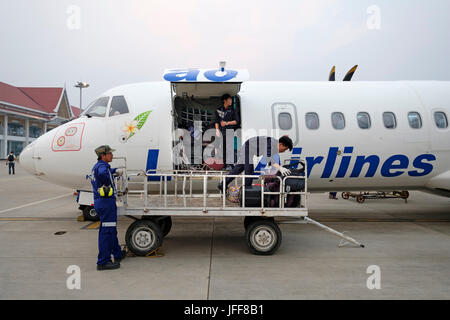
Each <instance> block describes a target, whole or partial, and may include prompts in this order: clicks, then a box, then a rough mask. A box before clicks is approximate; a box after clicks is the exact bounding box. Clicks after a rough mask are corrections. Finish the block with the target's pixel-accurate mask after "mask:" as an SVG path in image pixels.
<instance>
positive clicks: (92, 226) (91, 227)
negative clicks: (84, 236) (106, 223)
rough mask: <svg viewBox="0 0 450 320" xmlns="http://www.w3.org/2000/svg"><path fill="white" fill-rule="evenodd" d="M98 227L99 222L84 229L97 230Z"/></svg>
mask: <svg viewBox="0 0 450 320" xmlns="http://www.w3.org/2000/svg"><path fill="white" fill-rule="evenodd" d="M99 227H100V221H97V222H94V223H91V224H90V225H88V226H87V227H86V229H98V228H99Z"/></svg>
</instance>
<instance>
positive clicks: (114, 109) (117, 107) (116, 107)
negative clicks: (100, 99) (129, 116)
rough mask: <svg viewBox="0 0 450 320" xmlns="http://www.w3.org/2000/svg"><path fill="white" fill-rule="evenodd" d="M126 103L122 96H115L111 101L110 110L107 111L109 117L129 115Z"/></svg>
mask: <svg viewBox="0 0 450 320" xmlns="http://www.w3.org/2000/svg"><path fill="white" fill-rule="evenodd" d="M129 112H130V111H129V110H128V105H127V101H126V100H125V97H124V96H116V97H113V98H112V100H111V108H110V110H109V116H110V117H113V116H118V115H120V114H125V113H129Z"/></svg>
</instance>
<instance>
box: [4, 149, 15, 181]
mask: <svg viewBox="0 0 450 320" xmlns="http://www.w3.org/2000/svg"><path fill="white" fill-rule="evenodd" d="M15 160H16V158H15V157H14V152H12V151H11V152H10V153H9V155H8V158H7V159H6V165H7V166H8V171H9V174H11V171H12V174H13V175H15V174H16V169H15V163H14V162H15Z"/></svg>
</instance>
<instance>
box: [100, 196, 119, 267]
mask: <svg viewBox="0 0 450 320" xmlns="http://www.w3.org/2000/svg"><path fill="white" fill-rule="evenodd" d="M94 209H95V211H96V212H97V213H98V215H99V217H100V230H99V232H98V260H97V264H99V265H103V264H106V263H108V262H110V261H111V255H112V256H114V260H117V259H120V258H121V257H122V250H121V248H120V245H119V240H118V239H117V206H116V199H115V198H114V197H109V198H105V199H96V200H95V202H94Z"/></svg>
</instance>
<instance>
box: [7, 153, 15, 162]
mask: <svg viewBox="0 0 450 320" xmlns="http://www.w3.org/2000/svg"><path fill="white" fill-rule="evenodd" d="M8 161H9V162H13V161H14V156H13V155H12V154H10V155H9V156H8Z"/></svg>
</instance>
